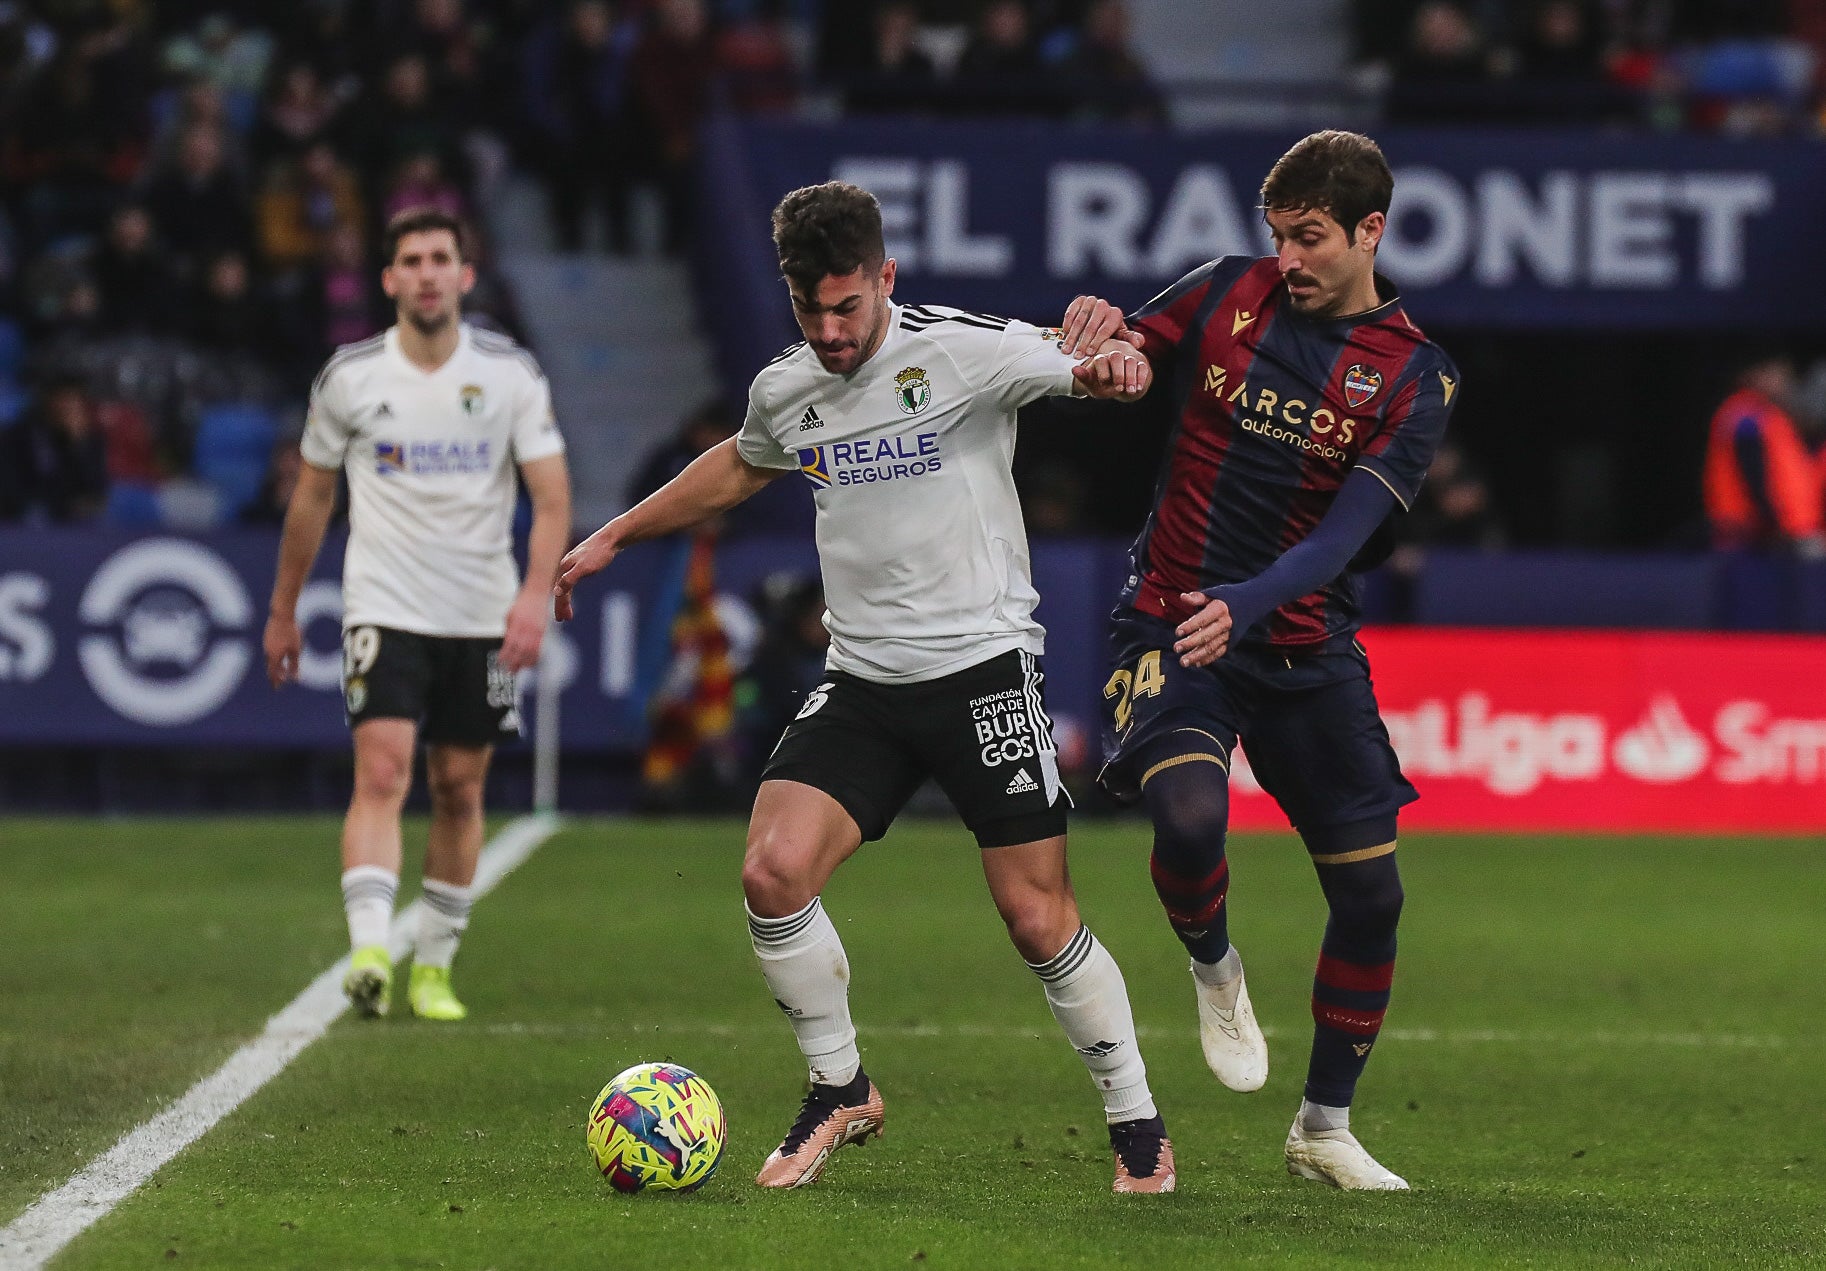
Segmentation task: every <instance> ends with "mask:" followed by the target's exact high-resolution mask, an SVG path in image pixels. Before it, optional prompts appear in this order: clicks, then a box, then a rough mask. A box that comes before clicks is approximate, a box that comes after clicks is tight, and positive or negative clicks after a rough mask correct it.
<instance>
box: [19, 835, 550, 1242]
mask: <svg viewBox="0 0 1826 1271" xmlns="http://www.w3.org/2000/svg"><path fill="white" fill-rule="evenodd" d="M558 824H559V822H558V818H557V817H556V816H553V815H550V814H545V815H541V816H528V817H521V818H520V819H518V820H516V821H513V822H511V823H509V824H508V826H507V827H506V828H505V829H503V830H502V831H501V832H500V833H499V834H497V835H495V837H494V839H493V841H492V842H490V843H489V844H488V846H487V847H485V848H484V849H483V850H482V857H481V859H480V860H479V861H478V862H477V864H476V876H475V883H474V888H475V892H474V894H475V895H476V896H477V897H478V898H479V897H481V896H483V895H485V894H486V893H488V892H489V891H490V890H492V889H493V888H494V886H495V884H497V883H499V882H500V881H501V880H502V879H503V878H505V877H507V875H508V874H510V873H512V872H513V870H514V868H515V867H516V866H518V865H520V864H521V863H522V862H524V861H525V860H526V858H527V857H529V856H531V855H532V854H533V852H534V851H536V850H537V849H538V847H539V845H540V844H542V843H544V842H545V840H547V839H548V838H550V837H551V836H552V835H553V834H554V833H556V832H557V829H558ZM419 906H420V902H418V901H416V900H415V901H413V902H412V903H411V904H410V905H408V906H406V908H405V909H403V910H402V911H400V913H399V914H398V915H397V916H396V917H395V918H394V919H393V926H392V927H391V928H390V929H389V930H388V933H387V948H388V950H389V951H390V952H391V953H392V954H393V959H394V961H395V962H397V961H399V960H400V959H401V958H403V957H405V956H406V954H407V952H409V951H410V950H411V948H412V940H413V937H414V935H415V934H416V933H417V931H418V911H419ZM348 965H349V959H348V958H347V957H344V958H343V959H342V960H341V961H339V962H337V963H336V965H335V966H333V967H331V968H330V969H329V970H327V971H325V972H324V973H323V974H322V975H320V976H318V977H317V978H316V979H314V980H312V981H311V983H310V984H309V986H308V987H306V988H305V990H304V992H302V993H300V994H299V995H298V996H297V997H295V998H293V999H292V1000H291V1002H290V1003H289V1004H287V1006H286V1007H285V1008H284V1009H283V1010H281V1011H280V1012H279V1013H278V1014H277V1015H275V1016H273V1017H272V1018H271V1019H269V1020H268V1021H267V1022H266V1028H265V1030H264V1031H263V1032H262V1033H261V1034H260V1035H259V1036H258V1037H256V1038H254V1040H252V1041H250V1042H248V1043H247V1044H246V1045H245V1046H243V1047H241V1049H239V1050H237V1051H236V1052H235V1053H234V1054H232V1055H230V1056H229V1057H228V1061H227V1062H226V1063H224V1064H223V1065H222V1066H221V1067H220V1068H218V1069H216V1070H215V1071H214V1072H212V1073H211V1074H209V1076H207V1077H205V1078H203V1079H202V1080H201V1081H199V1082H197V1083H196V1085H194V1086H192V1087H191V1088H190V1089H189V1090H188V1091H186V1092H185V1093H184V1095H183V1096H182V1097H181V1098H179V1099H178V1101H177V1102H176V1103H174V1104H172V1105H171V1106H170V1107H168V1108H166V1109H165V1110H164V1111H163V1112H160V1113H159V1114H158V1115H157V1116H155V1117H153V1118H152V1119H151V1120H150V1121H147V1122H146V1123H145V1124H144V1125H141V1126H139V1127H138V1128H137V1129H133V1130H129V1131H128V1132H127V1133H126V1135H125V1136H124V1137H122V1139H121V1141H120V1142H118V1143H116V1144H115V1145H114V1146H113V1147H112V1148H110V1149H108V1151H107V1152H106V1153H104V1154H103V1155H101V1156H98V1157H96V1158H95V1159H94V1160H93V1161H91V1162H89V1164H88V1165H86V1166H84V1167H83V1169H82V1170H81V1171H80V1172H79V1173H77V1174H76V1175H75V1176H74V1177H72V1178H71V1179H70V1181H69V1182H67V1183H65V1184H64V1185H63V1186H62V1187H59V1188H58V1189H57V1190H56V1191H53V1192H47V1193H45V1195H43V1196H41V1197H40V1198H39V1199H38V1200H37V1201H35V1202H33V1204H32V1206H31V1208H29V1209H27V1210H26V1211H25V1212H24V1213H22V1214H20V1215H19V1217H17V1218H15V1219H13V1221H12V1222H10V1223H8V1224H7V1225H6V1227H5V1228H0V1271H38V1269H39V1268H41V1267H43V1266H44V1265H45V1263H47V1262H49V1261H50V1260H51V1259H52V1258H54V1257H56V1256H57V1254H58V1253H59V1252H61V1251H62V1249H63V1248H64V1246H65V1245H67V1244H69V1243H70V1241H72V1240H74V1239H75V1238H76V1237H77V1236H79V1235H81V1234H82V1233H83V1232H84V1231H85V1230H87V1228H88V1227H89V1226H90V1225H91V1224H92V1223H94V1222H95V1221H96V1220H97V1219H99V1218H101V1217H102V1216H103V1215H105V1214H107V1212H108V1211H109V1210H111V1209H113V1208H114V1207H115V1206H116V1205H118V1204H120V1202H121V1201H123V1200H125V1199H126V1198H127V1197H128V1196H130V1195H132V1194H133V1192H134V1190H135V1189H137V1188H138V1187H139V1186H140V1184H142V1183H144V1182H145V1181H146V1180H147V1179H149V1178H151V1177H152V1175H153V1174H154V1173H156V1172H157V1171H158V1170H159V1169H160V1168H161V1167H162V1166H163V1165H164V1164H165V1163H166V1162H167V1161H169V1160H170V1159H171V1158H172V1157H174V1156H176V1155H177V1154H178V1153H179V1152H181V1151H183V1150H184V1149H185V1148H187V1147H189V1146H190V1145H191V1144H192V1143H194V1142H196V1141H197V1140H198V1139H199V1138H201V1137H202V1136H203V1135H204V1134H206V1133H208V1131H209V1129H210V1127H212V1126H214V1125H215V1124H216V1123H217V1122H218V1121H220V1120H221V1119H222V1118H223V1117H225V1116H227V1115H228V1114H229V1113H230V1112H233V1111H234V1110H235V1109H236V1108H238V1107H240V1106H241V1104H242V1103H243V1102H245V1101H246V1099H247V1098H248V1096H249V1095H251V1094H253V1093H254V1092H255V1091H256V1090H258V1089H259V1088H260V1087H261V1086H264V1085H265V1084H266V1083H267V1082H269V1081H271V1080H272V1079H273V1078H274V1077H277V1076H278V1075H279V1074H280V1073H281V1072H283V1071H284V1070H285V1066H286V1065H287V1064H289V1063H291V1062H292V1060H294V1059H296V1058H297V1057H298V1055H299V1052H301V1051H302V1050H304V1048H305V1047H306V1046H309V1045H310V1044H311V1043H312V1042H314V1041H316V1040H317V1039H318V1038H319V1037H321V1036H323V1034H324V1030H326V1029H328V1028H329V1026H330V1025H331V1024H333V1023H335V1022H336V1020H337V1019H338V1018H339V1017H340V1016H341V1015H342V1013H343V1012H344V1011H346V1010H348V1008H349V1002H348V999H347V998H345V997H344V996H343V995H342V976H343V972H344V971H346V970H347V969H348Z"/></svg>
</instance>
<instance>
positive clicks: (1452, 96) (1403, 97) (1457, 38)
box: [1383, 0, 1490, 123]
mask: <svg viewBox="0 0 1826 1271" xmlns="http://www.w3.org/2000/svg"><path fill="white" fill-rule="evenodd" d="M1393 69H1394V80H1393V82H1392V83H1391V84H1390V86H1389V93H1388V97H1387V99H1386V101H1385V102H1384V107H1383V109H1384V113H1385V114H1386V115H1387V117H1388V118H1389V119H1390V120H1391V121H1397V122H1408V123H1412V122H1423V123H1424V122H1437V121H1439V120H1442V119H1470V118H1478V119H1482V118H1484V117H1485V116H1486V115H1487V114H1488V111H1489V105H1490V100H1489V96H1488V90H1489V86H1490V63H1489V56H1488V54H1487V53H1486V51H1485V48H1484V40H1483V36H1482V35H1481V34H1480V33H1479V31H1478V29H1477V27H1476V25H1475V24H1474V23H1473V22H1472V21H1471V16H1470V14H1468V13H1466V12H1465V11H1464V10H1463V9H1461V8H1460V7H1459V6H1458V5H1456V4H1452V3H1450V2H1449V0H1427V3H1425V4H1422V5H1421V6H1420V7H1419V8H1418V9H1416V10H1415V11H1414V18H1413V22H1412V24H1411V26H1410V28H1409V35H1408V43H1407V47H1406V49H1404V50H1403V52H1402V53H1401V55H1400V56H1399V57H1398V58H1397V59H1396V60H1395V64H1394V68H1393Z"/></svg>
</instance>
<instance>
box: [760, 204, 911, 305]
mask: <svg viewBox="0 0 1826 1271" xmlns="http://www.w3.org/2000/svg"><path fill="white" fill-rule="evenodd" d="M773 226H774V251H775V252H777V253H778V254H779V257H780V272H781V273H782V274H784V275H785V276H786V279H787V281H788V282H791V283H795V284H797V286H798V288H799V290H800V291H801V292H803V293H807V294H809V293H811V292H813V291H815V290H816V289H817V286H818V284H819V283H820V282H822V281H823V280H824V279H825V278H828V277H831V276H832V275H836V276H838V277H841V276H843V275H844V274H853V273H855V272H856V271H857V270H858V269H861V268H863V267H864V266H868V267H869V268H871V269H877V268H880V266H881V262H882V261H883V260H884V259H885V258H886V257H887V254H888V253H887V248H886V247H885V246H884V245H883V243H882V238H881V204H879V203H877V202H876V201H875V196H874V195H873V194H870V193H869V192H868V191H867V190H865V189H863V188H862V187H861V186H857V185H851V184H850V183H849V182H847V181H826V182H825V183H824V184H823V185H808V186H805V187H803V188H801V189H797V190H794V191H793V192H792V193H791V194H788V195H787V196H786V197H785V198H783V199H781V200H780V205H779V206H778V207H776V208H775V209H774V219H773Z"/></svg>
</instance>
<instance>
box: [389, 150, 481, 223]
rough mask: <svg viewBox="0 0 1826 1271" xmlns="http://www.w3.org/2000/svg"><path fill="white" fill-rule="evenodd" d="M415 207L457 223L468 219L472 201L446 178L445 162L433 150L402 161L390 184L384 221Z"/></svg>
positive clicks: (424, 151)
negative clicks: (447, 214) (433, 209)
mask: <svg viewBox="0 0 1826 1271" xmlns="http://www.w3.org/2000/svg"><path fill="white" fill-rule="evenodd" d="M414 207H434V208H436V209H437V210H438V211H440V212H448V213H449V214H450V215H452V216H454V217H456V218H457V219H458V220H467V219H468V218H469V202H468V200H467V199H465V198H464V197H463V191H462V188H461V187H459V186H458V185H457V183H456V182H454V181H452V180H450V178H449V177H448V176H446V175H445V173H444V165H443V163H442V161H440V160H439V158H438V156H437V154H436V153H435V152H433V151H430V150H421V151H419V152H418V153H416V154H410V155H407V156H406V157H405V158H404V159H402V160H401V161H400V164H399V166H398V167H397V168H396V169H395V170H394V172H393V179H392V181H390V182H389V183H388V185H387V197H386V199H385V201H384V202H382V204H381V219H382V220H383V221H388V220H392V219H393V218H394V217H395V216H397V215H399V213H401V212H403V211H405V210H406V209H407V208H414Z"/></svg>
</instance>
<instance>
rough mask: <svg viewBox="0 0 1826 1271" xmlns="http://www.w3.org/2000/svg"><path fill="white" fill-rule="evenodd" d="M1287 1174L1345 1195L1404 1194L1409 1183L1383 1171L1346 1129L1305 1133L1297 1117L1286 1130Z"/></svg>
mask: <svg viewBox="0 0 1826 1271" xmlns="http://www.w3.org/2000/svg"><path fill="white" fill-rule="evenodd" d="M1287 1172H1288V1173H1289V1174H1292V1175H1294V1176H1295V1177H1296V1178H1310V1179H1314V1180H1316V1181H1318V1182H1321V1183H1330V1184H1331V1185H1332V1186H1333V1187H1339V1188H1342V1189H1344V1190H1345V1191H1347V1192H1405V1191H1407V1190H1408V1182H1407V1180H1406V1179H1405V1178H1403V1177H1401V1175H1399V1174H1396V1173H1393V1172H1392V1171H1390V1170H1387V1169H1384V1168H1383V1167H1382V1165H1381V1164H1380V1163H1379V1162H1378V1161H1377V1160H1376V1158H1375V1157H1373V1156H1371V1155H1370V1154H1369V1153H1368V1152H1366V1151H1364V1150H1363V1144H1361V1143H1359V1142H1357V1138H1356V1136H1355V1135H1354V1134H1352V1133H1351V1132H1350V1131H1349V1130H1306V1129H1302V1128H1301V1126H1300V1118H1299V1117H1297V1116H1296V1117H1295V1118H1294V1119H1293V1128H1292V1129H1291V1130H1289V1131H1287Z"/></svg>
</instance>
